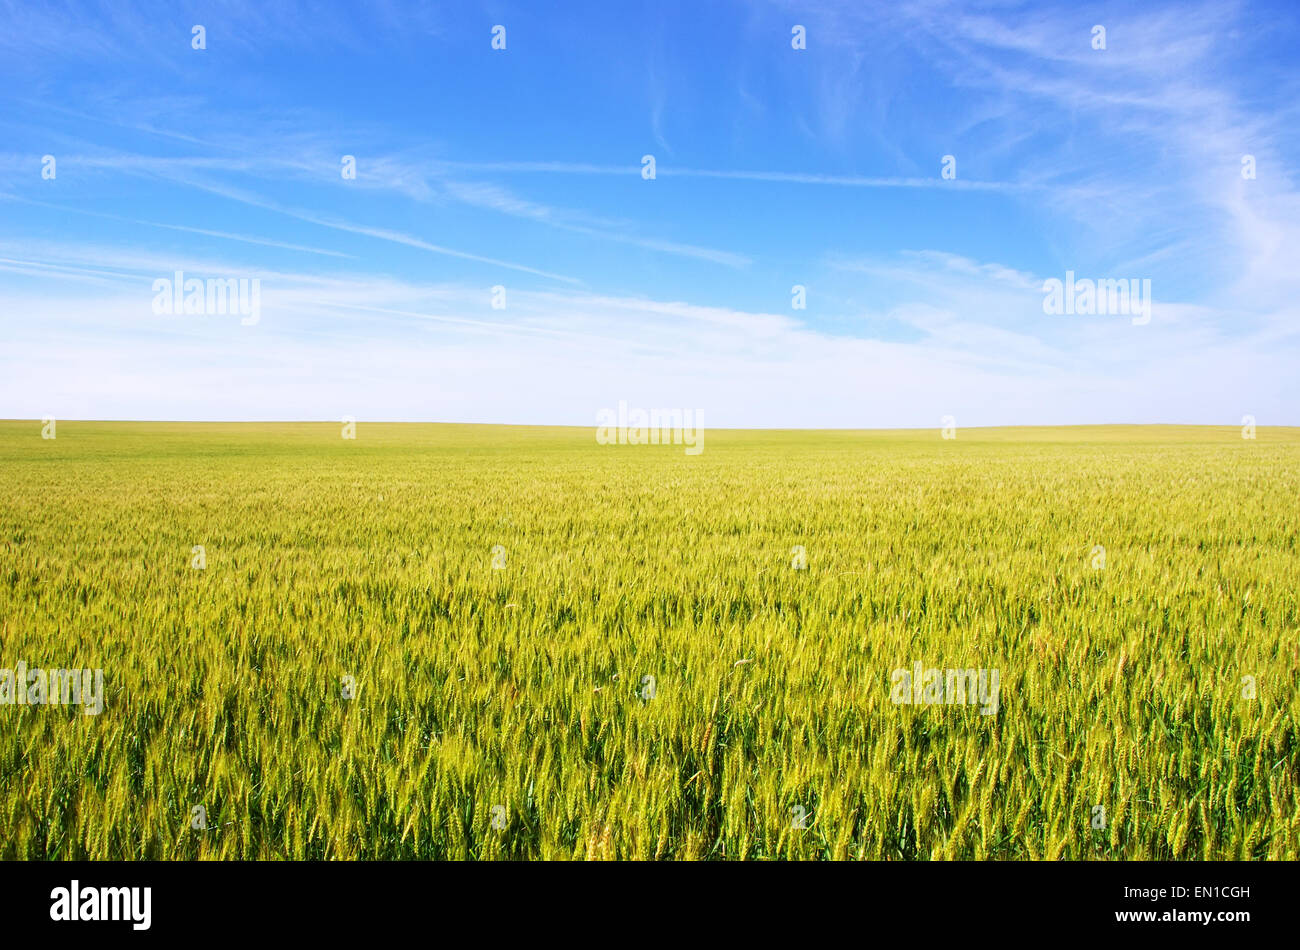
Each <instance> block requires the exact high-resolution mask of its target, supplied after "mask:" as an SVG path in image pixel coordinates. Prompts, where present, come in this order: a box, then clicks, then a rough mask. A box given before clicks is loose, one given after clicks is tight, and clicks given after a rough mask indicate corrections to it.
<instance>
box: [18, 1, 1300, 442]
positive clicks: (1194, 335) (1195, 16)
mask: <svg viewBox="0 0 1300 950" xmlns="http://www.w3.org/2000/svg"><path fill="white" fill-rule="evenodd" d="M1134 6H1135V5H1132V4H1114V5H1110V4H1095V5H1088V4H1079V3H1066V4H1059V5H1053V4H1042V3H1028V4H1018V3H991V4H982V5H971V4H963V5H956V4H948V3H907V4H863V3H860V2H845V3H823V2H799V3H784V2H737V3H728V2H718V3H707V4H698V3H672V2H653V3H638V2H631V0H628V2H622V0H620V2H618V3H609V2H602V3H577V2H575V3H563V4H558V3H557V4H549V3H548V4H534V3H495V2H493V3H464V4H427V3H426V4H411V5H406V4H397V3H378V4H373V5H367V7H366V8H365V9H364V10H362V9H359V7H360V5H352V4H327V5H324V6H323V7H320V8H316V9H313V10H312V11H311V12H310V13H303V12H301V11H298V10H295V9H294V8H293V7H291V6H289V5H280V4H274V3H249V4H240V3H231V4H193V5H190V4H184V3H180V4H157V5H153V4H134V3H133V4H122V3H106V4H103V5H99V4H67V5H65V4H60V3H42V4H32V3H30V2H22V3H4V2H0V321H3V326H2V328H0V416H4V417H9V418H40V417H43V416H54V417H57V418H60V419H67V418H96V419H250V420H270V419H320V420H329V419H334V420H337V419H340V418H341V417H343V416H353V417H356V418H357V419H359V420H393V421H402V420H427V421H445V422H501V423H536V424H568V425H594V424H595V420H596V415H597V413H598V412H599V411H600V410H601V409H604V408H610V407H616V406H618V405H619V403H620V401H625V402H627V403H628V404H630V405H632V406H640V407H647V408H658V407H663V408H690V409H693V410H698V412H699V413H700V419H701V421H702V423H703V424H704V425H705V426H706V427H732V426H744V427H755V426H757V427H854V428H857V427H863V428H866V427H895V426H897V427H931V426H933V427H938V426H939V425H940V423H941V419H942V417H944V416H953V417H954V418H955V420H956V422H957V425H958V426H979V425H1015V424H1022V425H1023V424H1074V423H1124V422H1129V423H1201V424H1222V425H1239V424H1240V423H1241V420H1242V417H1243V416H1245V415H1252V416H1254V417H1256V419H1257V420H1258V423H1259V424H1260V425H1296V424H1300V373H1297V369H1300V305H1298V304H1297V301H1300V266H1297V265H1298V264H1300V253H1298V251H1300V243H1298V241H1297V239H1298V238H1300V193H1298V192H1297V176H1296V159H1295V156H1296V155H1297V154H1298V149H1300V123H1297V118H1298V117H1300V95H1297V93H1300V70H1298V69H1297V53H1296V50H1297V49H1298V48H1300V7H1297V6H1296V5H1295V4H1294V3H1289V2H1287V3H1277V4H1267V3H1251V4H1246V3H1241V4H1234V3H1213V4H1183V3H1177V4H1169V5H1167V6H1166V5H1160V4H1145V3H1144V4H1140V5H1136V7H1137V8H1136V9H1134ZM904 7H905V9H903V8H904ZM195 25H202V26H203V27H204V31H205V32H204V39H205V43H206V48H204V49H194V48H193V27H194V26H195ZM496 25H501V26H504V27H505V49H493V47H492V40H493V27H494V26H496ZM1097 25H1101V26H1104V27H1105V48H1104V49H1096V48H1094V46H1095V42H1094V29H1093V28H1094V27H1095V26H1097ZM795 26H802V27H804V31H805V33H806V49H794V48H792V30H793V28H794V27H795ZM349 155H350V156H354V157H355V168H356V176H355V178H354V179H348V178H345V177H344V176H343V174H342V173H341V172H342V167H343V157H344V156H349ZM645 155H653V156H654V159H655V165H656V176H655V177H654V179H653V180H647V179H646V178H645V177H643V166H642V160H643V156H645ZM1247 155H1249V156H1252V157H1253V164H1254V170H1255V177H1253V178H1250V177H1246V176H1245V175H1243V156H1247ZM45 156H52V157H53V158H54V166H53V167H54V175H53V177H49V175H48V172H46V174H43V171H44V170H46V169H47V168H48V167H49V163H48V161H46V160H44V159H45ZM944 156H952V158H953V160H954V161H953V164H955V172H956V177H955V178H945V177H943V174H942V169H943V162H944ZM176 271H182V272H183V273H184V274H185V276H186V277H197V278H200V279H206V278H236V279H240V278H243V279H249V280H252V279H257V280H259V281H260V302H261V309H260V318H259V319H258V320H257V322H256V323H255V324H251V325H249V324H246V323H244V322H241V320H240V319H239V317H238V316H232V315H220V314H205V315H193V314H159V313H156V312H155V309H154V307H153V306H152V304H153V301H154V297H155V294H154V289H153V285H154V281H156V280H158V279H160V278H171V277H172V275H173V274H174V273H175V272H176ZM1067 271H1068V272H1073V273H1074V274H1075V275H1076V277H1077V278H1092V279H1123V280H1130V279H1131V280H1137V281H1143V280H1149V281H1150V287H1151V294H1152V299H1153V304H1152V308H1151V320H1150V322H1149V323H1146V324H1144V325H1135V324H1134V322H1133V321H1132V320H1130V319H1129V317H1128V316H1124V315H1114V314H1109V315H1107V314H1065V315H1051V314H1047V313H1044V306H1043V300H1044V296H1045V295H1044V291H1043V284H1044V281H1046V280H1048V279H1052V278H1056V279H1060V280H1064V279H1065V277H1066V274H1067ZM796 285H800V286H802V287H804V288H806V308H805V309H796V308H795V307H794V306H792V288H794V287H795V286H796ZM494 287H500V288H504V307H501V306H499V305H500V304H501V303H502V302H503V301H502V295H501V293H500V292H498V293H497V294H496V296H495V298H494V293H493V288H494ZM494 299H495V303H496V304H498V306H494V305H493V304H494Z"/></svg>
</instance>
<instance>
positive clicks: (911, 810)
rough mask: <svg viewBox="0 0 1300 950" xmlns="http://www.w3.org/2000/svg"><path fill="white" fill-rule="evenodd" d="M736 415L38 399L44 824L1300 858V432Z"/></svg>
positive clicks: (493, 846)
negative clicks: (642, 421)
mask: <svg viewBox="0 0 1300 950" xmlns="http://www.w3.org/2000/svg"><path fill="white" fill-rule="evenodd" d="M705 445H706V449H705V451H704V452H703V453H702V454H700V455H698V456H693V457H692V456H688V455H687V454H685V453H684V452H683V451H682V447H681V446H619V445H599V444H597V443H596V441H595V440H594V438H593V433H592V430H591V429H589V428H582V429H579V428H525V427H504V426H453V425H422V424H421V425H400V424H366V423H364V422H363V423H360V424H358V425H357V427H356V438H355V439H346V438H342V437H341V427H340V425H338V424H332V423H331V424H326V423H301V424H289V423H286V424H233V423H232V424H215V423H213V424H201V423H89V422H74V421H67V422H63V421H61V422H59V423H58V426H57V435H56V437H55V438H53V439H43V438H42V437H41V424H40V423H38V422H31V421H13V422H3V423H0V478H2V479H3V484H4V492H3V495H2V496H0V536H2V537H3V540H4V546H3V550H2V551H0V558H2V559H0V579H2V582H0V623H2V625H3V627H2V631H3V632H2V640H0V667H4V668H7V669H14V668H15V667H16V664H18V663H19V662H22V663H24V664H25V665H26V666H27V667H28V668H48V669H56V668H63V669H82V668H84V669H95V670H102V671H103V709H102V711H101V712H100V713H99V714H98V715H87V714H85V712H86V711H85V710H84V709H79V708H77V707H75V706H72V705H56V704H46V705H31V704H26V705H24V704H17V703H12V702H11V703H7V704H5V705H0V830H2V831H3V835H0V842H2V843H0V856H3V857H4V858H8V859H13V858H29V859H74V858H126V859H130V858H161V859H192V858H202V859H236V858H239V859H252V858H256V859H279V858H288V859H352V858H363V859H372V858H373V859H378V858H383V859H420V858H450V859H489V860H491V859H517V858H559V859H569V858H576V859H619V858H622V859H783V858H789V859H820V858H826V859H859V858H864V859H900V860H902V859H985V858H994V859H1061V858H1065V859H1093V858H1099V859H1108V858H1126V859H1193V858H1210V859H1296V858H1298V857H1300V798H1298V797H1297V782H1298V781H1300V737H1298V736H1297V714H1298V713H1300V704H1298V703H1297V698H1296V683H1297V672H1300V504H1297V498H1298V497H1300V466H1298V465H1297V463H1298V462H1300V429H1278V428H1264V427H1262V428H1260V429H1259V430H1258V434H1257V438H1255V439H1253V440H1250V439H1244V438H1243V437H1242V433H1241V431H1240V430H1238V429H1237V428H1235V427H1186V428H1184V427H1160V426H1152V427H1080V428H1054V429H1046V428H1044V429H989V430H978V429H966V430H962V431H960V432H959V433H958V434H957V438H955V439H950V440H947V439H942V438H941V437H940V433H939V432H938V430H933V431H888V432H883V431H874V432H867V431H861V432H852V431H819V432H813V431H739V430H737V431H710V432H709V433H708V434H707V439H706V443H705ZM915 664H921V665H922V667H923V668H926V669H928V668H940V669H947V668H957V669H979V670H986V671H996V674H997V677H998V679H997V689H998V693H997V697H996V699H997V701H996V707H997V708H996V710H995V711H991V710H990V709H989V708H988V705H987V704H986V705H984V706H979V705H974V704H970V703H967V704H961V703H953V702H948V701H943V702H913V703H905V702H904V703H900V702H896V701H894V700H895V699H896V698H897V697H896V695H894V688H893V684H894V681H895V675H896V674H895V671H897V670H912V669H914V665H915ZM15 688H21V684H17V686H16V687H15ZM949 698H951V697H949Z"/></svg>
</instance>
